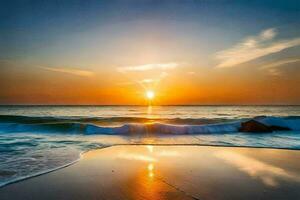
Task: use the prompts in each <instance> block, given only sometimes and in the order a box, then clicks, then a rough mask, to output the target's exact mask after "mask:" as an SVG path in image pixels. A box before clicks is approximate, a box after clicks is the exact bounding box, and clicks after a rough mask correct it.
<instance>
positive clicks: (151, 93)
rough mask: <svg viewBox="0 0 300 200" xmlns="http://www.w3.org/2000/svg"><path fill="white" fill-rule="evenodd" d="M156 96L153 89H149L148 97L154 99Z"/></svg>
mask: <svg viewBox="0 0 300 200" xmlns="http://www.w3.org/2000/svg"><path fill="white" fill-rule="evenodd" d="M154 96H155V94H154V92H153V91H152V90H148V91H147V92H146V97H147V99H149V100H152V99H153V98H154Z"/></svg>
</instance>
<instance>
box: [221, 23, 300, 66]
mask: <svg viewBox="0 0 300 200" xmlns="http://www.w3.org/2000/svg"><path fill="white" fill-rule="evenodd" d="M276 35H277V31H276V30H275V29H274V28H271V29H267V30H264V31H262V32H261V33H260V34H259V35H257V36H252V37H248V38H246V39H244V40H243V41H242V42H240V43H238V44H236V45H235V46H233V47H232V48H229V49H226V50H223V51H220V52H217V53H216V59H217V60H218V61H219V64H218V65H217V67H221V68H224V67H235V66H237V65H239V64H242V63H246V62H248V61H251V60H255V59H257V58H260V57H263V56H267V55H269V54H273V53H277V52H280V51H282V50H284V49H287V48H291V47H294V46H298V45H300V38H294V39H290V40H280V41H274V40H273V39H274V38H275V37H276Z"/></svg>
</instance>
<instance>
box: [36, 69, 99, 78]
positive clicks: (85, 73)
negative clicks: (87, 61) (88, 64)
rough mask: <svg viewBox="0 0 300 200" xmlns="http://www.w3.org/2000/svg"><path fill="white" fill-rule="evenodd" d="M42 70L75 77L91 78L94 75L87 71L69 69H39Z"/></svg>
mask: <svg viewBox="0 0 300 200" xmlns="http://www.w3.org/2000/svg"><path fill="white" fill-rule="evenodd" d="M41 68H42V69H44V70H48V71H53V72H61V73H65V74H71V75H76V76H83V77H91V76H93V75H94V72H91V71H87V70H79V69H71V68H53V67H41Z"/></svg>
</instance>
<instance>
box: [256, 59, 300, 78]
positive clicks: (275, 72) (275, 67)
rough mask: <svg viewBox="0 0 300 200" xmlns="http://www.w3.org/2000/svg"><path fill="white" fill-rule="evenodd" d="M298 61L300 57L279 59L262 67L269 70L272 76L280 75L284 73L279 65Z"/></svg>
mask: <svg viewBox="0 0 300 200" xmlns="http://www.w3.org/2000/svg"><path fill="white" fill-rule="evenodd" d="M296 62H300V59H285V60H279V61H276V62H273V63H269V64H267V65H264V66H262V67H261V68H260V69H262V70H268V72H269V73H270V75H272V76H280V75H281V74H282V73H281V70H279V69H278V67H280V66H283V65H287V64H291V63H296Z"/></svg>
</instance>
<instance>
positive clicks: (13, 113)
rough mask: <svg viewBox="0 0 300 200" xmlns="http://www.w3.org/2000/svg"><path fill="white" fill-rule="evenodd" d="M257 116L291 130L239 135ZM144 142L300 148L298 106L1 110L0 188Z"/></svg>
mask: <svg viewBox="0 0 300 200" xmlns="http://www.w3.org/2000/svg"><path fill="white" fill-rule="evenodd" d="M262 115H264V116H268V118H262V120H264V122H265V123H271V124H272V123H273V124H274V123H275V124H280V125H281V124H283V125H286V126H289V127H291V129H292V131H280V132H274V133H268V134H253V133H240V132H238V126H239V124H240V122H241V121H243V120H247V119H250V118H254V117H256V116H262ZM256 119H261V118H256ZM145 143H146V144H201V145H222V146H223V145H224V146H251V147H272V148H291V149H300V106H160V107H143V106H0V186H1V185H4V184H6V183H8V182H11V181H14V180H18V179H20V178H23V177H28V176H32V175H35V174H39V173H42V172H46V171H49V170H52V169H55V168H58V167H61V166H64V165H66V164H68V163H71V162H73V161H75V160H77V159H78V158H79V157H80V153H81V152H84V151H87V150H90V149H95V148H102V147H106V146H110V145H115V144H145Z"/></svg>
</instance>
